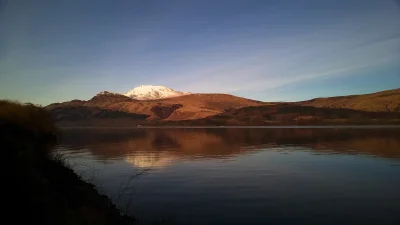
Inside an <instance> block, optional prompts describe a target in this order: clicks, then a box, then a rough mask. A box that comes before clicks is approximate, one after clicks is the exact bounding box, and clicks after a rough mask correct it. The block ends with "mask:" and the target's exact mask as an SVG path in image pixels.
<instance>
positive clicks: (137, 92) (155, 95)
mask: <svg viewBox="0 0 400 225" xmlns="http://www.w3.org/2000/svg"><path fill="white" fill-rule="evenodd" d="M188 94H191V93H190V92H181V91H175V90H174V89H172V88H169V87H165V86H157V85H140V86H138V87H135V88H134V89H132V90H130V91H129V92H127V93H126V94H124V95H125V96H128V97H130V98H133V99H137V100H152V99H161V98H172V97H178V96H182V95H188Z"/></svg>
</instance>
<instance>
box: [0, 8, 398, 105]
mask: <svg viewBox="0 0 400 225" xmlns="http://www.w3.org/2000/svg"><path fill="white" fill-rule="evenodd" d="M141 84H153V85H165V86H168V87H171V88H174V89H176V90H180V91H190V92H201V93H203V92H204V93H209V92H211V93H230V94H234V95H239V96H243V97H248V98H254V99H258V100H263V101H296V100H303V99H309V98H314V97H321V96H333V95H347V94H359V93H368V92H374V91H379V90H384V89H392V88H399V87H400V4H399V1H395V0H331V1H328V0H302V1H299V0H243V1H235V0H140V1H139V0H136V1H135V0H123V1H116V0H113V1H111V0H110V1H108V0H104V1H95V0H85V1H81V0H69V1H64V0H35V1H29V0H8V1H5V0H0V98H8V99H15V100H20V101H24V102H26V101H29V102H33V103H38V104H43V105H46V104H49V103H52V102H61V101H66V100H71V99H89V98H91V97H92V96H93V95H95V94H97V93H98V92H100V91H104V90H108V91H113V92H120V93H124V92H127V91H128V90H130V89H132V88H134V87H136V86H139V85H141Z"/></svg>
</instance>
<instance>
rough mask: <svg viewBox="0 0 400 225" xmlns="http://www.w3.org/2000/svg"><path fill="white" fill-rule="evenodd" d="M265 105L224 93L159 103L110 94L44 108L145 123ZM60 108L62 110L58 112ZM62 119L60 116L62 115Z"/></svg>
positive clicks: (183, 97)
mask: <svg viewBox="0 0 400 225" xmlns="http://www.w3.org/2000/svg"><path fill="white" fill-rule="evenodd" d="M265 104H266V103H263V102H259V101H254V100H250V99H245V98H241V97H236V96H233V95H227V94H191V95H185V96H180V97H174V98H166V99H159V100H143V101H138V100H133V99H131V98H128V97H126V96H124V95H119V94H113V93H102V94H98V95H96V96H95V97H93V98H92V99H90V100H88V101H79V100H74V101H70V102H64V103H56V104H51V105H49V106H47V107H46V108H47V109H49V110H52V111H55V112H58V113H61V112H64V113H67V111H68V109H69V108H71V107H91V108H99V109H105V110H110V111H119V112H124V113H132V114H145V115H148V116H149V117H148V120H154V119H157V120H158V119H163V120H173V121H174V120H175V121H176V120H191V119H200V118H205V117H208V116H212V115H217V114H219V113H222V112H224V110H227V109H234V108H240V107H248V106H261V105H265ZM60 108H63V109H65V110H59V109H60ZM61 117H62V116H61Z"/></svg>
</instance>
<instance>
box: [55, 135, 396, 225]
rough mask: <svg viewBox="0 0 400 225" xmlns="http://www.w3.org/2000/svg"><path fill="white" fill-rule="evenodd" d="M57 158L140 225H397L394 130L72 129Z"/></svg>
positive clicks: (65, 138) (60, 147)
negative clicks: (130, 215)
mask: <svg viewBox="0 0 400 225" xmlns="http://www.w3.org/2000/svg"><path fill="white" fill-rule="evenodd" d="M364 128H365V127H364ZM58 153H61V154H62V155H63V156H64V157H65V160H66V162H67V163H68V164H69V165H70V166H71V167H72V168H73V169H74V170H75V171H76V172H77V173H78V174H80V175H81V176H82V177H83V178H84V179H86V180H88V181H90V182H92V183H93V184H95V185H96V187H97V188H98V189H99V190H100V191H101V193H104V194H106V195H108V196H109V197H110V198H111V199H113V201H114V203H115V204H116V205H117V206H118V207H119V208H120V209H121V210H122V211H124V212H126V213H128V214H133V215H134V216H135V217H136V218H137V219H139V221H142V224H159V223H161V224H208V225H209V224H263V225H264V224H400V129H399V128H391V127H386V128H378V127H368V128H365V129H360V127H351V128H343V127H330V128H321V127H318V128H312V127H306V128H304V127H285V128H212V129H211V128H200V127H199V128H196V129H193V128H169V129H168V128H137V129H71V128H70V129H63V130H62V139H61V143H60V146H59V147H58Z"/></svg>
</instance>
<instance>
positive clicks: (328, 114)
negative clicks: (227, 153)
mask: <svg viewBox="0 0 400 225" xmlns="http://www.w3.org/2000/svg"><path fill="white" fill-rule="evenodd" d="M46 109H48V110H49V111H50V112H51V113H52V115H53V116H54V118H55V119H56V121H57V122H58V123H59V124H61V125H65V126H74V125H79V126H90V125H93V126H97V125H101V126H108V125H110V126H134V125H138V124H142V125H145V124H150V125H165V124H169V125H283V124H284V125H291V124H300V125H301V124H371V123H373V124H393V123H399V120H400V89H395V90H388V91H383V92H378V93H373V94H366V95H352V96H340V97H330V98H317V99H312V100H308V101H301V102H288V103H268V102H261V101H255V100H251V99H246V98H241V97H237V96H233V95H228V94H191V93H190V94H184V95H180V96H177V97H168V98H164V97H162V96H161V97H160V98H157V99H151V100H137V99H134V98H131V97H128V96H126V95H122V94H118V93H112V92H101V93H99V94H97V95H96V96H94V97H93V98H91V99H89V100H87V101H82V100H72V101H69V102H63V103H55V104H51V105H48V106H47V107H46Z"/></svg>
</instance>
